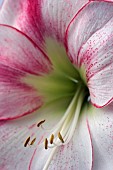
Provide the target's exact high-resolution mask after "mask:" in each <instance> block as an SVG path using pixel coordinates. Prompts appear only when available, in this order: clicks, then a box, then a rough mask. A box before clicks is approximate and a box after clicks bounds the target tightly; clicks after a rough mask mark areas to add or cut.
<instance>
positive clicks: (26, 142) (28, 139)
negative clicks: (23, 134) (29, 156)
mask: <svg viewBox="0 0 113 170" xmlns="http://www.w3.org/2000/svg"><path fill="white" fill-rule="evenodd" d="M29 141H30V136H29V137H28V138H27V139H26V141H25V143H24V147H26V146H27V144H28V143H29Z"/></svg>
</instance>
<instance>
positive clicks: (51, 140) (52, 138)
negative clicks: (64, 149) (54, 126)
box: [50, 134, 54, 144]
mask: <svg viewBox="0 0 113 170" xmlns="http://www.w3.org/2000/svg"><path fill="white" fill-rule="evenodd" d="M53 140H54V135H53V134H52V135H51V137H50V144H53Z"/></svg>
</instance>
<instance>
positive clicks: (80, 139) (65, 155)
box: [30, 116, 92, 170]
mask: <svg viewBox="0 0 113 170" xmlns="http://www.w3.org/2000/svg"><path fill="white" fill-rule="evenodd" d="M89 133H90V132H89V130H88V126H87V121H86V117H85V116H83V117H82V118H81V119H80V121H79V124H78V127H77V129H76V130H75V134H74V136H73V139H72V140H71V141H70V142H69V143H68V144H67V145H64V146H61V147H59V148H57V149H56V150H55V148H52V149H48V150H46V151H44V150H40V148H37V150H36V152H35V156H34V159H33V161H32V164H31V167H30V170H31V169H33V170H37V169H39V170H41V169H43V168H45V169H46V168H47V167H48V166H47V167H46V165H47V164H48V161H49V159H50V157H51V159H50V160H51V162H50V164H49V168H48V169H49V170H51V169H54V170H57V169H61V170H63V169H71V170H75V169H80V170H84V169H87V170H91V168H92V144H91V138H90V134H89ZM38 155H40V156H38ZM43 155H44V156H43ZM42 157H43V158H44V160H42ZM43 161H44V163H45V165H44V164H43Z"/></svg>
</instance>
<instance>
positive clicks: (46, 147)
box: [45, 138, 48, 149]
mask: <svg viewBox="0 0 113 170" xmlns="http://www.w3.org/2000/svg"><path fill="white" fill-rule="evenodd" d="M45 149H48V140H47V138H46V139H45Z"/></svg>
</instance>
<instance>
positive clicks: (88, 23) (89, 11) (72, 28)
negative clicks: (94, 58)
mask: <svg viewBox="0 0 113 170" xmlns="http://www.w3.org/2000/svg"><path fill="white" fill-rule="evenodd" d="M106 11H107V13H106ZM112 16H113V5H112V3H105V2H89V3H88V4H86V5H85V6H84V7H83V8H82V9H81V10H79V11H78V13H77V14H76V15H75V17H74V18H73V19H72V21H71V22H70V24H69V26H68V28H67V32H66V41H67V48H68V49H67V50H68V53H69V56H71V58H72V60H73V63H74V64H76V65H77V66H80V64H81V63H80V61H79V60H80V59H81V56H79V57H78V55H79V52H80V49H81V48H82V45H83V44H85V43H86V42H87V40H88V39H89V38H90V37H91V36H92V34H94V33H95V32H96V31H97V30H99V29H100V28H102V27H103V26H104V25H105V24H106V23H107V22H108V21H109V20H110V19H111V18H112ZM100 19H101V22H100ZM79 58H80V59H79Z"/></svg>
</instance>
